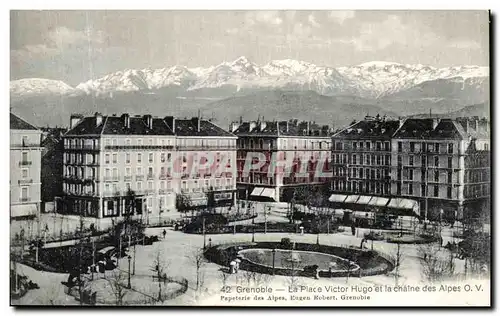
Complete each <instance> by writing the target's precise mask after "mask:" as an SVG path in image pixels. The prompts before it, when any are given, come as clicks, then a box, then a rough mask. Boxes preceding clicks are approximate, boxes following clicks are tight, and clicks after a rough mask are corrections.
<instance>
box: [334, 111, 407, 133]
mask: <svg viewBox="0 0 500 316" xmlns="http://www.w3.org/2000/svg"><path fill="white" fill-rule="evenodd" d="M399 124H400V121H399V120H397V121H396V120H390V121H386V120H385V119H383V118H380V117H379V116H377V118H369V119H365V120H363V121H359V122H357V123H354V124H352V125H351V126H349V127H347V128H345V129H343V130H341V131H340V132H338V133H336V134H335V135H334V136H333V137H342V138H344V137H347V138H372V137H374V138H375V137H384V138H390V137H392V135H393V134H394V133H395V132H396V130H397V129H398V128H399Z"/></svg>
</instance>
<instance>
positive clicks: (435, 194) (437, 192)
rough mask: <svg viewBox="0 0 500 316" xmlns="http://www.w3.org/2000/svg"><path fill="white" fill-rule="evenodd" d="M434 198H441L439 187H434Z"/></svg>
mask: <svg viewBox="0 0 500 316" xmlns="http://www.w3.org/2000/svg"><path fill="white" fill-rule="evenodd" d="M434 196H435V197H439V186H437V185H435V186H434Z"/></svg>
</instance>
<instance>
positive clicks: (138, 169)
mask: <svg viewBox="0 0 500 316" xmlns="http://www.w3.org/2000/svg"><path fill="white" fill-rule="evenodd" d="M136 171H137V175H142V168H141V167H137V170H136Z"/></svg>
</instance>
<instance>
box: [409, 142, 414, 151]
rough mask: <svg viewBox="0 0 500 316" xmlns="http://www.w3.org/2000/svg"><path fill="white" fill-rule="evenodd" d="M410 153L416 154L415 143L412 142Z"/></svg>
mask: <svg viewBox="0 0 500 316" xmlns="http://www.w3.org/2000/svg"><path fill="white" fill-rule="evenodd" d="M410 151H411V152H412V153H414V152H415V143H414V142H410Z"/></svg>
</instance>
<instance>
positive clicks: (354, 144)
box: [352, 142, 358, 150]
mask: <svg viewBox="0 0 500 316" xmlns="http://www.w3.org/2000/svg"><path fill="white" fill-rule="evenodd" d="M352 148H353V149H354V150H356V149H358V142H352Z"/></svg>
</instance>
